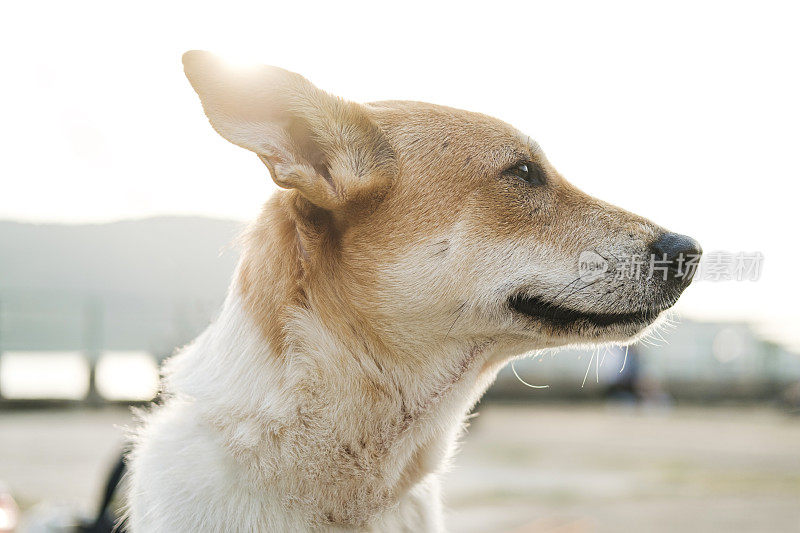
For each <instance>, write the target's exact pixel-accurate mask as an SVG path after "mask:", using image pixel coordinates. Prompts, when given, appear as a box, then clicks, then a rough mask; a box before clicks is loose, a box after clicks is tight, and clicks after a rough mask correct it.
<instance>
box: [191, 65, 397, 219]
mask: <svg viewBox="0 0 800 533" xmlns="http://www.w3.org/2000/svg"><path fill="white" fill-rule="evenodd" d="M183 66H184V71H185V73H186V77H187V78H189V82H191V84H192V87H194V90H195V91H197V94H198V95H199V96H200V101H201V102H202V104H203V109H204V110H205V113H206V115H207V116H208V119H209V121H210V122H211V125H212V126H213V127H214V129H215V130H216V131H217V132H218V133H219V134H220V135H222V136H223V137H224V138H226V139H227V140H229V141H230V142H232V143H234V144H236V145H239V146H241V147H243V148H246V149H248V150H251V151H253V152H255V153H256V154H258V156H259V158H261V160H262V161H263V162H264V163H265V164H266V165H267V167H268V168H269V171H270V174H271V175H272V179H273V180H274V181H275V183H276V184H277V185H278V186H280V187H283V188H289V189H296V190H298V191H299V192H300V193H301V194H302V195H303V196H304V197H305V198H306V199H307V200H308V201H310V202H311V203H313V204H314V205H316V206H318V207H321V208H323V209H328V210H336V209H339V208H342V207H344V206H345V205H347V204H350V203H353V202H360V201H364V200H368V199H370V198H374V197H376V196H377V195H382V192H383V191H385V190H386V189H387V188H388V186H389V184H390V182H391V179H392V177H393V175H394V174H395V169H396V163H395V158H394V153H393V151H392V149H391V147H390V146H389V144H388V143H387V142H386V139H385V137H384V135H383V133H382V132H381V130H380V128H378V126H377V125H375V123H374V122H373V121H372V120H371V119H370V118H369V116H368V115H367V112H366V110H365V109H364V107H363V106H361V105H359V104H356V103H354V102H347V101H345V100H342V99H340V98H337V97H334V96H332V95H330V94H328V93H326V92H324V91H322V90H320V89H318V88H316V87H315V86H314V85H313V84H311V83H310V82H309V81H308V80H306V79H305V78H303V77H302V76H300V75H299V74H295V73H293V72H288V71H286V70H283V69H280V68H276V67H269V66H261V67H254V68H250V69H241V68H234V67H230V66H228V65H226V64H225V63H224V62H223V61H222V60H221V59H220V58H218V57H217V56H215V55H213V54H211V53H209V52H203V51H198V50H193V51H190V52H186V53H185V54H184V55H183Z"/></svg>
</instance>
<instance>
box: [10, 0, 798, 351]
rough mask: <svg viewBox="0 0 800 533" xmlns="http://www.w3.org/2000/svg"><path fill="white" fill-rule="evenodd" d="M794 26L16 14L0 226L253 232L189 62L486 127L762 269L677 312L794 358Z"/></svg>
mask: <svg viewBox="0 0 800 533" xmlns="http://www.w3.org/2000/svg"><path fill="white" fill-rule="evenodd" d="M799 23H800V8H798V7H793V6H792V5H791V4H790V3H788V2H787V3H784V4H779V3H773V2H767V3H750V4H748V5H745V4H741V3H732V2H719V3H711V2H701V3H696V2H687V3H669V4H662V5H655V4H649V5H645V4H644V3H642V2H630V3H599V2H585V3H582V2H548V3H547V4H544V3H541V4H539V3H534V2H513V3H512V2H499V1H492V2H481V3H476V4H475V5H473V6H470V4H469V3H467V2H456V3H449V4H445V3H434V2H423V3H414V2H397V3H392V4H390V3H382V2H369V3H366V2H365V3H361V4H348V3H346V2H343V3H337V2H326V3H321V4H320V6H319V7H312V6H310V5H307V4H306V5H300V3H295V2H263V1H259V2H253V3H249V4H246V3H229V2H226V3H218V4H216V5H215V6H213V7H204V6H202V5H201V3H200V2H192V3H188V2H187V3H172V2H159V3H148V2H139V3H136V4H129V5H128V6H126V7H123V4H118V3H111V2H97V3H91V2H13V3H11V2H8V3H4V4H3V6H2V7H0V59H2V69H3V70H2V71H3V75H2V78H0V112H1V113H2V123H1V124H2V126H0V145H1V146H2V151H3V152H2V157H0V218H2V219H21V220H30V221H63V222H83V221H107V220H115V219H119V218H131V217H142V216H147V215H155V214H174V213H182V214H187V213H191V214H203V215H212V216H224V217H233V218H238V219H249V218H252V217H253V216H254V215H255V214H256V213H257V211H258V209H259V206H260V204H261V203H262V202H263V200H264V199H265V198H266V197H267V196H268V195H269V194H270V192H271V191H272V190H273V185H272V183H271V181H270V179H269V176H268V173H267V171H266V169H265V168H264V167H263V165H262V164H261V163H260V162H259V161H258V159H257V158H256V157H255V156H254V155H252V154H250V153H248V152H245V151H244V150H242V149H240V148H237V147H235V146H233V145H231V144H228V143H227V142H225V141H224V140H222V139H221V138H220V137H218V136H217V134H216V133H214V131H213V130H212V129H211V128H210V126H208V123H207V122H206V119H205V117H204V115H203V113H202V110H201V107H200V104H199V101H198V100H197V98H196V96H195V95H194V93H193V91H192V90H191V88H190V86H189V84H188V82H187V81H186V80H185V78H184V76H183V72H182V68H181V63H180V56H181V54H182V53H183V52H184V51H185V50H188V49H192V48H202V49H207V50H211V51H214V52H217V53H219V54H221V55H223V56H226V57H228V58H230V59H232V60H236V61H242V62H248V61H249V62H263V63H269V64H274V65H278V66H281V67H284V68H287V69H290V70H295V71H297V72H300V73H301V74H303V75H305V76H306V77H308V78H309V79H310V80H311V81H312V82H314V83H316V84H317V85H318V86H320V87H322V88H324V89H326V90H328V91H331V92H333V93H336V94H339V95H340V96H344V97H346V98H349V99H352V100H358V101H370V100H382V99H413V100H425V101H432V102H435V103H441V104H447V105H451V106H455V107H462V108H466V109H471V110H476V111H482V112H485V113H488V114H492V115H495V116H498V117H499V118H502V119H504V120H506V121H508V122H510V123H512V124H514V125H515V126H517V127H518V128H519V129H521V130H523V131H525V132H526V133H528V134H530V135H531V136H532V137H533V138H535V139H536V140H537V141H538V142H539V143H540V144H541V146H542V147H543V148H544V150H545V152H546V153H547V154H548V157H549V158H550V160H551V161H552V162H553V163H554V164H555V165H556V167H557V168H558V169H559V170H560V171H561V172H562V174H564V175H565V176H566V177H567V179H569V180H571V181H572V182H573V183H575V184H576V185H578V186H579V187H581V188H583V189H584V190H586V191H587V192H589V193H591V194H594V195H596V196H599V197H601V198H603V199H605V200H608V201H611V202H613V203H616V204H618V205H621V206H622V207H625V208H627V209H630V210H632V211H635V212H637V213H640V214H642V215H645V216H647V217H649V218H651V219H653V220H654V221H656V222H658V223H660V224H662V225H664V226H666V227H668V228H670V229H672V230H675V231H679V232H682V233H687V234H690V235H692V236H694V237H696V238H697V239H698V240H699V241H700V242H701V243H702V244H703V247H704V249H705V250H706V251H712V250H729V251H733V252H738V251H761V252H762V253H763V254H764V256H765V263H764V271H763V276H762V279H761V281H759V282H757V283H753V282H729V283H711V282H705V283H698V284H697V285H696V286H693V287H691V288H690V289H689V290H688V291H687V292H686V294H685V296H684V298H683V299H682V302H681V304H680V305H681V309H682V310H683V311H684V312H685V314H687V315H689V316H692V317H697V318H708V319H714V318H736V319H746V320H752V321H755V322H758V323H761V324H762V325H763V326H764V327H765V328H767V330H769V331H771V332H774V333H775V334H776V335H777V336H779V337H781V338H785V339H788V340H790V341H791V342H793V343H796V344H797V345H798V346H800V333H798V332H797V331H795V330H800V327H798V326H800V311H798V310H797V302H796V301H797V298H798V296H800V291H798V290H797V288H796V283H795V278H796V275H795V273H794V270H795V268H797V267H798V266H800V249H798V246H797V241H798V239H797V235H796V233H795V230H796V228H797V223H796V222H795V219H796V213H795V209H796V208H795V205H796V203H797V199H796V197H797V190H798V187H797V183H798V179H800V158H799V157H798V147H800V69H799V68H798V65H800V32H798V30H797V28H798V24H799Z"/></svg>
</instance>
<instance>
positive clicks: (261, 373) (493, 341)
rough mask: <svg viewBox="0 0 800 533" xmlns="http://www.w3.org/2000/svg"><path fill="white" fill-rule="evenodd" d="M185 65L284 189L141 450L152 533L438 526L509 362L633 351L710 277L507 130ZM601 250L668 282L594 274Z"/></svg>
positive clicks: (230, 134) (139, 531)
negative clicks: (612, 348) (650, 260)
mask: <svg viewBox="0 0 800 533" xmlns="http://www.w3.org/2000/svg"><path fill="white" fill-rule="evenodd" d="M183 62H184V67H185V71H186V75H187V77H188V78H189V81H190V82H191V84H192V86H193V87H194V89H195V90H196V91H197V93H198V94H199V95H200V100H201V102H202V104H203V108H204V109H205V112H206V115H207V116H208V118H209V120H210V122H211V125H212V126H213V127H214V129H215V130H216V131H217V132H219V134H220V135H222V136H223V137H224V138H226V139H228V140H229V141H231V142H233V143H235V144H237V145H239V146H241V147H243V148H246V149H248V150H250V151H252V152H255V153H256V154H257V155H258V157H259V158H261V160H262V161H263V162H264V163H265V164H266V166H267V168H268V169H269V172H270V174H271V175H272V178H273V180H274V181H275V183H276V184H277V185H278V186H280V187H281V188H282V189H284V190H280V191H279V192H277V193H276V194H274V195H273V196H272V198H270V199H269V200H268V201H267V203H266V206H265V207H264V210H263V213H262V214H261V216H260V217H259V219H258V220H257V221H256V222H255V223H254V224H253V225H252V226H251V227H250V229H249V231H248V232H247V236H246V240H245V243H244V249H243V253H242V257H241V261H240V263H239V266H238V269H237V271H236V274H235V276H234V279H233V281H232V283H231V287H230V291H229V294H228V297H227V299H226V301H225V304H224V307H223V310H222V312H221V314H220V316H219V317H218V318H217V319H216V321H215V322H214V323H213V324H212V325H211V326H209V328H208V329H207V330H206V331H205V332H204V333H202V334H201V335H200V336H199V337H198V338H197V339H196V340H195V341H194V342H193V343H192V344H191V345H189V346H188V347H186V348H184V349H183V350H182V351H181V352H180V353H178V355H176V356H175V357H173V358H171V359H170V360H169V361H168V362H167V363H166V365H165V371H164V374H165V382H164V385H165V391H166V397H167V399H166V402H165V404H164V405H163V406H162V407H159V408H157V409H155V410H154V411H153V412H151V413H149V414H147V415H145V416H144V420H143V422H142V425H141V428H139V429H138V431H137V435H136V444H135V447H134V449H133V451H132V453H131V458H130V467H131V476H130V492H129V516H130V526H131V527H132V530H133V532H134V533H152V532H171V533H174V532H184V531H186V532H188V531H191V532H199V531H203V532H205V531H237V532H238V531H242V532H251V531H306V530H309V531H414V532H418V531H440V530H442V529H443V524H442V516H441V509H440V502H439V495H438V492H439V489H438V483H437V473H438V472H439V471H440V470H441V468H442V466H443V464H445V463H446V461H447V459H448V457H449V456H450V455H451V453H452V451H453V447H454V443H455V441H456V439H457V437H458V435H459V432H460V431H461V429H462V426H463V422H464V419H465V416H466V414H467V412H468V411H469V409H470V408H471V406H473V405H474V403H475V402H476V401H477V400H478V398H479V397H480V396H481V394H482V393H483V392H484V390H485V389H486V388H487V387H488V385H489V384H490V383H491V382H492V380H493V379H494V377H495V374H496V373H497V371H498V370H499V369H500V368H501V367H502V366H503V365H504V364H505V363H507V362H508V361H509V360H510V359H511V358H513V357H515V356H518V355H521V354H524V353H526V352H530V351H532V350H537V349H543V348H551V347H557V346H562V345H567V344H587V343H606V342H617V343H625V342H629V341H630V340H631V339H633V338H635V337H637V336H638V335H640V334H641V333H642V332H643V331H644V330H645V329H646V328H647V327H648V326H650V325H651V324H652V323H653V322H654V321H655V320H656V319H657V318H658V316H659V315H660V314H661V312H662V311H664V310H665V309H667V308H668V307H670V306H672V305H673V304H674V303H675V301H676V300H677V299H678V297H679V295H680V294H681V292H682V291H683V289H684V288H685V287H686V285H687V284H688V283H689V280H690V276H679V275H677V273H676V270H677V268H678V267H679V258H680V257H681V256H682V254H699V253H700V250H699V246H698V245H697V243H696V242H695V241H693V240H692V239H690V238H688V237H684V236H681V235H676V234H672V233H667V232H666V231H665V230H664V229H662V228H660V227H659V226H656V225H655V224H653V223H651V222H649V221H648V220H646V219H644V218H642V217H639V216H636V215H634V214H631V213H628V212H626V211H624V210H622V209H619V208H617V207H614V206H612V205H609V204H607V203H604V202H602V201H600V200H596V199H595V198H592V197H590V196H587V195H586V194H584V193H582V192H580V191H579V190H577V189H575V188H574V187H572V186H571V185H570V184H569V183H567V182H566V181H565V180H564V178H562V177H561V176H560V175H559V174H558V172H557V171H556V170H555V169H554V168H553V166H552V165H551V164H550V163H549V162H548V161H547V159H546V158H545V156H544V154H543V153H542V150H541V149H540V148H539V146H538V145H537V144H536V143H535V142H533V141H532V140H531V139H530V138H528V137H527V136H525V135H524V134H522V133H520V132H518V131H517V130H515V129H514V128H513V127H511V126H509V125H508V124H505V123H503V122H501V121H499V120H496V119H494V118H491V117H488V116H485V115H481V114H477V113H471V112H466V111H461V110H458V109H451V108H448V107H442V106H436V105H430V104H424V103H419V102H400V101H391V102H377V103H371V104H357V103H353V102H348V101H346V100H342V99H340V98H337V97H334V96H332V95H330V94H327V93H325V92H323V91H321V90H319V89H317V88H316V87H315V86H314V85H312V84H311V83H309V82H308V81H307V80H306V79H305V78H303V77H301V76H299V75H297V74H293V73H291V72H287V71H284V70H281V69H278V68H274V67H261V68H256V69H251V70H246V71H243V70H234V69H231V68H228V67H227V66H226V65H225V64H224V63H223V62H221V61H220V60H219V59H218V58H217V57H215V56H213V55H211V54H209V53H207V52H199V51H193V52H188V53H186V54H185V55H184V58H183ZM587 250H591V251H592V253H593V254H596V256H599V257H602V258H604V260H607V261H609V262H610V264H611V265H612V267H613V265H614V264H616V262H617V261H618V260H619V258H622V257H626V256H632V255H638V256H643V257H648V256H650V255H651V254H656V255H657V256H659V257H661V258H663V259H665V260H666V261H667V262H668V267H669V268H668V273H669V275H665V276H664V277H665V278H666V279H664V277H661V276H649V277H645V276H615V275H612V272H613V271H614V268H611V269H609V270H608V272H604V273H601V274H600V275H599V276H593V278H592V279H591V281H587V280H585V279H583V278H582V277H581V275H580V270H579V265H578V258H579V257H580V256H581V254H582V253H583V252H586V251H587Z"/></svg>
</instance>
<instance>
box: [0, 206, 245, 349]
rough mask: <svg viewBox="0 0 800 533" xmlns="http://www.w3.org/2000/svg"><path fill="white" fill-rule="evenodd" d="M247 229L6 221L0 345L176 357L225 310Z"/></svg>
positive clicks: (218, 223) (165, 220)
mask: <svg viewBox="0 0 800 533" xmlns="http://www.w3.org/2000/svg"><path fill="white" fill-rule="evenodd" d="M242 228H243V224H242V223H241V222H238V221H232V220H219V219H211V218H202V217H158V218H148V219H143V220H129V221H120V222H113V223H108V224H81V225H61V224H26V223H19V222H9V221H0V347H2V349H5V350H19V349H27V350H33V349H83V348H92V349H96V348H111V349H150V350H153V351H156V352H164V351H171V350H172V348H173V347H174V345H176V344H182V343H184V342H187V341H188V340H190V339H191V338H192V337H193V336H194V335H196V334H197V332H198V331H199V330H200V329H202V327H204V326H205V324H207V323H208V321H209V319H210V318H211V317H212V316H213V313H214V312H215V310H216V309H217V307H218V306H219V304H220V303H221V302H222V299H223V298H224V295H225V291H226V289H227V286H228V283H229V281H230V277H231V274H232V272H233V269H234V266H235V263H236V259H237V251H236V250H235V248H234V240H235V238H236V236H237V234H238V233H239V232H240V231H241V230H242Z"/></svg>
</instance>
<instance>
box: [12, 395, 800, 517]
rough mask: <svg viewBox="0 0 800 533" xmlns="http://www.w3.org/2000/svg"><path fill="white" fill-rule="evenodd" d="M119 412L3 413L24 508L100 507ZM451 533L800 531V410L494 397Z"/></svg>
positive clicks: (461, 471) (451, 486) (469, 447)
mask: <svg viewBox="0 0 800 533" xmlns="http://www.w3.org/2000/svg"><path fill="white" fill-rule="evenodd" d="M128 420H129V415H128V414H127V411H125V410H124V409H104V410H97V411H82V410H75V411H70V410H53V411H17V412H0V479H2V480H4V481H5V482H6V483H7V484H9V485H10V486H11V487H12V488H13V489H14V491H15V494H16V495H17V496H18V497H19V499H20V502H21V504H22V505H23V507H30V506H32V505H34V504H36V503H38V502H41V501H47V502H60V503H67V504H69V505H73V506H80V507H83V508H84V509H91V507H92V505H93V504H94V502H95V501H96V500H97V497H98V494H99V491H100V489H101V484H102V481H103V478H104V476H105V474H106V469H107V468H109V467H110V465H111V464H112V463H113V461H114V459H115V457H116V453H117V451H118V449H119V447H120V446H121V444H122V431H121V430H120V429H118V426H120V425H124V424H127V423H128ZM445 494H446V500H447V505H448V508H449V512H448V524H449V529H450V530H451V531H453V532H458V533H461V532H464V533H469V532H494V531H500V532H503V531H508V532H512V531H513V532H517V533H522V532H543V531H551V532H579V531H580V532H582V531H598V532H605V531H609V532H610V531H655V532H659V531H726V532H729V531H730V532H739V531H753V532H766V531H768V532H778V531H800V418H789V417H785V416H783V415H781V414H780V413H778V412H776V411H773V410H770V409H766V408H765V409H728V408H726V409H675V410H672V411H657V410H655V411H654V410H647V411H639V410H632V409H620V408H614V409H611V408H604V407H520V406H499V405H492V406H487V407H484V408H482V409H481V414H480V415H479V416H478V417H477V418H475V419H474V420H473V423H472V426H471V428H470V431H469V435H468V436H467V438H466V439H465V441H464V444H463V446H462V450H461V453H460V454H459V455H458V457H457V459H456V461H455V464H454V465H453V468H452V470H451V471H450V472H449V473H448V475H447V477H446V481H445Z"/></svg>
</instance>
